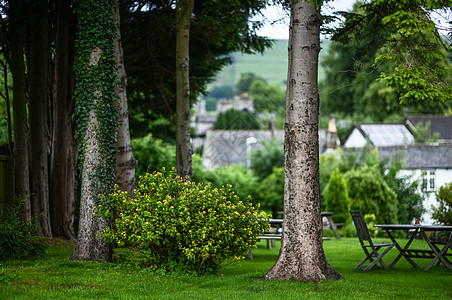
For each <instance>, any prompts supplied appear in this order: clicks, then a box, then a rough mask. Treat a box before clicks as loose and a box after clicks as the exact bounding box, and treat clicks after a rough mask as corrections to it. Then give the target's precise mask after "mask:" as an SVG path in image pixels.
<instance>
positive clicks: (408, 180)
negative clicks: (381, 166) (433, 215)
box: [384, 157, 425, 224]
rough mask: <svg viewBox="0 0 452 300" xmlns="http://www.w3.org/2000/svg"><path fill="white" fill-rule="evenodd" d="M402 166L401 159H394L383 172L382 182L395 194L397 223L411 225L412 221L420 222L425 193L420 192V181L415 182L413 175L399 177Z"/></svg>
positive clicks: (423, 210)
mask: <svg viewBox="0 0 452 300" xmlns="http://www.w3.org/2000/svg"><path fill="white" fill-rule="evenodd" d="M402 165H403V163H402V157H395V158H394V160H393V161H392V163H391V165H389V167H388V169H387V172H385V175H384V180H385V182H386V183H387V184H388V186H389V187H390V188H391V189H393V190H394V191H395V193H396V194H397V199H398V202H399V204H398V213H397V220H398V222H399V223H400V224H412V223H413V220H420V219H421V217H422V214H423V213H424V212H425V209H424V206H423V202H424V200H425V193H424V192H422V189H421V181H420V180H416V179H415V178H414V176H413V175H403V176H402V175H400V170H401V169H402Z"/></svg>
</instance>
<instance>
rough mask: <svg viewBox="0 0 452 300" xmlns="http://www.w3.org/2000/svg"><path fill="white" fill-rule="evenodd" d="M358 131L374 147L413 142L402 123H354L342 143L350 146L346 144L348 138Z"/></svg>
mask: <svg viewBox="0 0 452 300" xmlns="http://www.w3.org/2000/svg"><path fill="white" fill-rule="evenodd" d="M358 133H360V134H361V136H362V138H364V139H365V140H366V141H367V142H369V143H370V144H371V145H372V146H375V147H385V146H398V145H406V144H412V143H413V142H414V136H413V134H412V133H411V132H410V131H409V130H408V128H407V126H406V125H405V124H403V123H369V124H356V125H354V126H353V127H352V128H351V129H350V131H349V133H348V134H347V136H346V138H345V139H344V142H343V145H345V146H346V147H350V146H347V142H348V140H349V139H350V138H354V137H355V136H356V135H358ZM360 142H361V141H360ZM361 144H362V142H361ZM362 146H364V145H361V147H362ZM352 147H353V146H352Z"/></svg>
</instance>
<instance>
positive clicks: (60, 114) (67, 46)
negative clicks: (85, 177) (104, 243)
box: [50, 0, 78, 240]
mask: <svg viewBox="0 0 452 300" xmlns="http://www.w3.org/2000/svg"><path fill="white" fill-rule="evenodd" d="M73 21H74V17H73V13H72V12H71V0H58V1H57V2H56V28H55V30H56V32H55V80H54V84H55V88H54V91H55V92H54V94H53V105H52V108H53V109H52V120H53V122H52V131H51V132H52V136H51V153H50V220H51V224H52V234H53V236H58V237H64V238H67V239H71V240H74V239H75V234H74V211H75V195H74V185H75V170H76V161H77V149H78V148H77V142H76V141H75V138H74V126H73V125H74V124H73V120H72V114H73V111H74V102H73V97H72V96H73V91H74V83H73V81H74V76H73V68H72V65H73V61H74V58H73V53H74V49H73V48H74V42H73V35H72V33H73V26H72V24H73Z"/></svg>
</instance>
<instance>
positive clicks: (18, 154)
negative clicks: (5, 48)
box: [9, 1, 31, 223]
mask: <svg viewBox="0 0 452 300" xmlns="http://www.w3.org/2000/svg"><path fill="white" fill-rule="evenodd" d="M10 9H11V16H10V17H11V30H10V32H9V45H10V51H11V73H12V75H13V118H14V151H13V155H14V182H15V192H14V194H15V195H16V197H19V198H26V200H25V202H24V206H23V212H24V219H25V221H26V222H27V223H31V204H30V198H29V196H30V182H29V178H30V176H29V164H28V117H27V100H26V84H25V64H24V49H23V38H24V27H23V20H21V19H20V18H21V17H20V16H22V14H21V12H22V11H23V9H24V6H23V2H22V1H10Z"/></svg>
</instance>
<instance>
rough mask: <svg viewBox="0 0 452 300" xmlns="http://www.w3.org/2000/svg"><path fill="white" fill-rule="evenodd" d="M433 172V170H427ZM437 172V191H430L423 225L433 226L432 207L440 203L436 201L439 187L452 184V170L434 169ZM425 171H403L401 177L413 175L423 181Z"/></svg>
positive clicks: (426, 201)
mask: <svg viewBox="0 0 452 300" xmlns="http://www.w3.org/2000/svg"><path fill="white" fill-rule="evenodd" d="M426 170H432V169H426ZM434 170H435V190H434V191H428V192H427V195H426V196H427V197H426V199H425V201H424V208H425V209H426V212H425V213H424V215H422V223H423V224H433V222H434V220H433V219H432V209H431V207H432V205H434V206H437V205H438V202H437V201H436V195H435V192H436V191H437V190H438V189H439V187H441V186H443V185H445V184H446V183H449V182H452V169H434ZM422 171H423V170H401V171H400V175H401V176H406V175H412V176H413V178H414V179H420V180H422V179H421V177H422Z"/></svg>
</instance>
